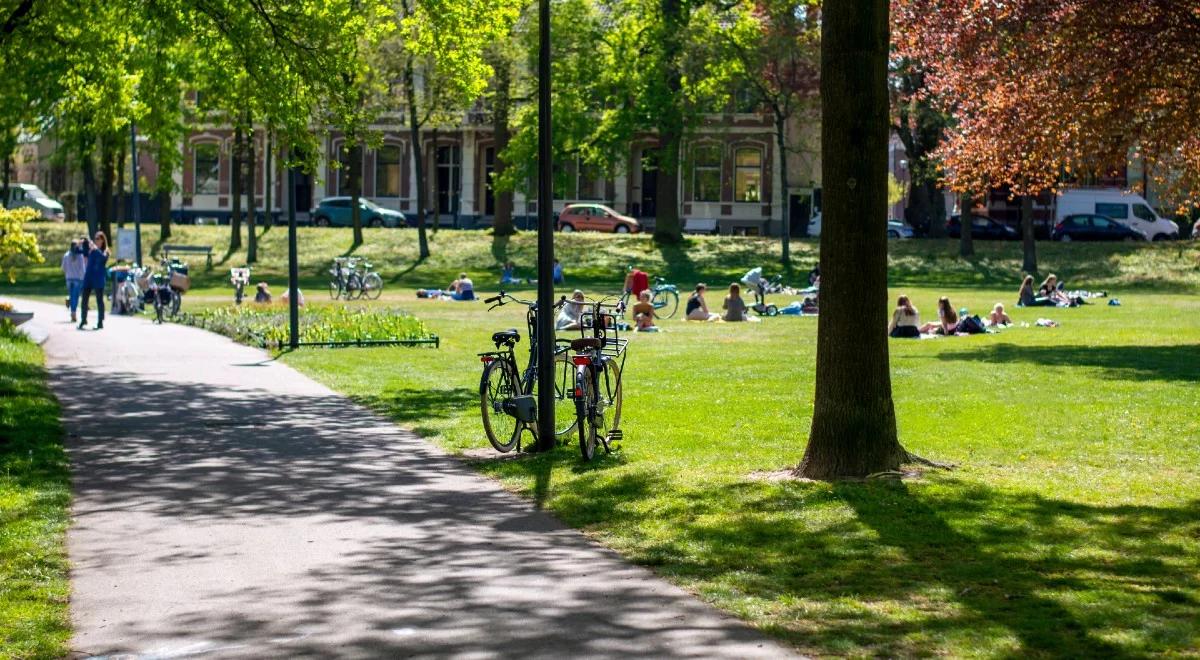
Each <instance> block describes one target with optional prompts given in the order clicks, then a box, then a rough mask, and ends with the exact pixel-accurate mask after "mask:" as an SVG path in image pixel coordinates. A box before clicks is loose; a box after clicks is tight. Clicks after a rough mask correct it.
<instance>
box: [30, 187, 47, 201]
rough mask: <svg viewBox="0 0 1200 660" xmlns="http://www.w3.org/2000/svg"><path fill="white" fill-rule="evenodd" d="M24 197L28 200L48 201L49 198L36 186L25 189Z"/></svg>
mask: <svg viewBox="0 0 1200 660" xmlns="http://www.w3.org/2000/svg"><path fill="white" fill-rule="evenodd" d="M25 196H26V197H28V198H30V199H50V197H49V196H47V195H46V193H44V192H42V189H41V188H38V187H37V186H33V187H32V188H26V189H25Z"/></svg>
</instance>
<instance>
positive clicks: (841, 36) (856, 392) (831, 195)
mask: <svg viewBox="0 0 1200 660" xmlns="http://www.w3.org/2000/svg"><path fill="white" fill-rule="evenodd" d="M821 34H822V36H821V115H822V116H821V178H822V180H823V181H824V182H825V193H824V204H823V206H824V208H823V214H824V215H823V226H822V228H821V314H820V316H819V317H818V321H817V374H816V400H815V403H814V406H813V420H812V430H811V433H810V435H809V440H808V448H807V449H806V450H805V452H804V459H803V460H802V461H801V463H800V466H799V468H798V472H799V473H800V475H801V476H804V477H808V478H812V479H835V478H839V477H865V476H867V475H870V474H873V473H876V472H882V471H887V470H895V469H897V468H899V467H900V464H901V463H902V462H903V461H904V460H905V458H906V456H907V455H906V453H905V451H904V449H903V448H902V447H901V446H900V443H899V441H898V440H897V436H896V413H895V408H894V406H893V403H892V382H891V374H890V371H889V364H888V343H887V342H888V337H887V311H888V304H887V250H888V245H887V231H886V226H885V224H884V223H885V222H886V220H887V207H888V203H887V190H888V171H887V143H888V128H889V125H888V87H887V69H888V66H887V56H888V0H842V1H841V2H831V3H828V4H826V5H825V7H824V11H823V14H822V27H821Z"/></svg>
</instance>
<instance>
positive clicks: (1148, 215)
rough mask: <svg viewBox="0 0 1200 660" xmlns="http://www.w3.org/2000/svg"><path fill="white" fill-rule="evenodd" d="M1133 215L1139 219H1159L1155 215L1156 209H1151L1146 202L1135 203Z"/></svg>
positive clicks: (1152, 220)
mask: <svg viewBox="0 0 1200 660" xmlns="http://www.w3.org/2000/svg"><path fill="white" fill-rule="evenodd" d="M1133 215H1134V216H1136V217H1137V218H1138V219H1139V220H1145V221H1146V222H1154V221H1156V220H1158V217H1157V216H1155V215H1154V211H1151V210H1150V207H1148V206H1146V205H1145V204H1134V205H1133Z"/></svg>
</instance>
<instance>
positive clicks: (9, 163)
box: [0, 153, 12, 208]
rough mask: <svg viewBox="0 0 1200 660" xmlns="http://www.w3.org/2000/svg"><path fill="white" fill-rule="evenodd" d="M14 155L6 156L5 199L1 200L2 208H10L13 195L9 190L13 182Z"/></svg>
mask: <svg viewBox="0 0 1200 660" xmlns="http://www.w3.org/2000/svg"><path fill="white" fill-rule="evenodd" d="M11 156H12V154H7V153H6V154H4V199H3V200H0V206H3V207H4V208H8V201H9V198H10V197H11V196H12V194H11V193H10V192H9V190H8V185H9V183H11V182H12V158H11Z"/></svg>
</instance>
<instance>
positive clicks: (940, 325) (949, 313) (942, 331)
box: [921, 296, 958, 335]
mask: <svg viewBox="0 0 1200 660" xmlns="http://www.w3.org/2000/svg"><path fill="white" fill-rule="evenodd" d="M957 328H958V313H957V312H955V311H954V306H953V305H951V304H950V299H949V298H947V297H946V296H942V297H941V298H938V320H937V323H934V322H933V321H930V322H929V323H926V324H925V325H923V326H921V334H923V335H927V334H935V335H953V334H954V332H955V330H956V329H957Z"/></svg>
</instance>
